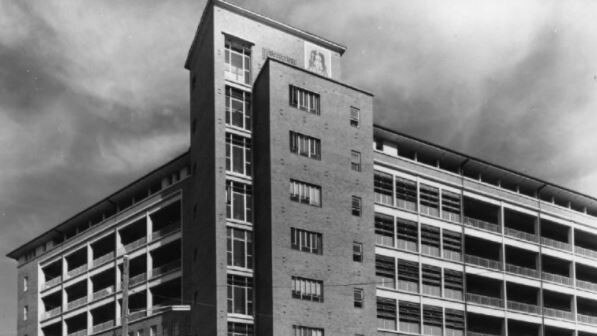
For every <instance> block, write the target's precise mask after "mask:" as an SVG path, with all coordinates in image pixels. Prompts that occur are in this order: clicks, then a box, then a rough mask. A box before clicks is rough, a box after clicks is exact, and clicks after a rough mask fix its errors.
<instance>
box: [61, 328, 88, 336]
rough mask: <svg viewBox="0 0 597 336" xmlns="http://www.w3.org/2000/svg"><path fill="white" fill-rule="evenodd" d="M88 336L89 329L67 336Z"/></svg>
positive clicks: (67, 335)
mask: <svg viewBox="0 0 597 336" xmlns="http://www.w3.org/2000/svg"><path fill="white" fill-rule="evenodd" d="M85 335H87V329H81V330H77V331H74V332H72V333H69V334H66V336H85Z"/></svg>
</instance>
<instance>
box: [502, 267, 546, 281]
mask: <svg viewBox="0 0 597 336" xmlns="http://www.w3.org/2000/svg"><path fill="white" fill-rule="evenodd" d="M506 271H507V272H510V273H516V274H520V275H526V276H529V277H533V278H539V271H537V270H534V269H532V268H529V267H523V266H517V265H512V264H506Z"/></svg>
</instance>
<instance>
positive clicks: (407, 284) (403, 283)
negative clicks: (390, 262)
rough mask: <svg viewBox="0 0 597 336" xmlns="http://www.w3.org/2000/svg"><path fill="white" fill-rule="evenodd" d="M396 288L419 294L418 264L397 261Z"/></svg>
mask: <svg viewBox="0 0 597 336" xmlns="http://www.w3.org/2000/svg"><path fill="white" fill-rule="evenodd" d="M398 288H399V289H401V290H404V291H408V292H414V293H418V292H419V263H417V262H416V261H409V260H402V259H398Z"/></svg>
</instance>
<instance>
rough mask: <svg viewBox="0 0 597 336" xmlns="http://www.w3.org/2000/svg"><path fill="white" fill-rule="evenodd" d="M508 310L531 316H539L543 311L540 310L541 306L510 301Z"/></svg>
mask: <svg viewBox="0 0 597 336" xmlns="http://www.w3.org/2000/svg"><path fill="white" fill-rule="evenodd" d="M508 309H510V310H516V311H520V312H524V313H530V314H539V312H540V311H541V309H539V306H537V305H533V304H528V303H522V302H516V301H510V300H508Z"/></svg>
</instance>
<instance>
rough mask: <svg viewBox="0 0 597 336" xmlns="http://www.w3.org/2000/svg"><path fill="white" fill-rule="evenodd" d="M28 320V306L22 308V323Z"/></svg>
mask: <svg viewBox="0 0 597 336" xmlns="http://www.w3.org/2000/svg"><path fill="white" fill-rule="evenodd" d="M28 318H29V306H25V307H23V321H27V319H28Z"/></svg>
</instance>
